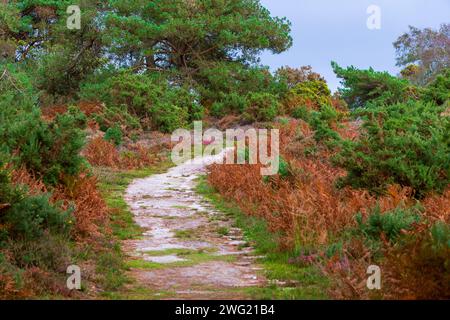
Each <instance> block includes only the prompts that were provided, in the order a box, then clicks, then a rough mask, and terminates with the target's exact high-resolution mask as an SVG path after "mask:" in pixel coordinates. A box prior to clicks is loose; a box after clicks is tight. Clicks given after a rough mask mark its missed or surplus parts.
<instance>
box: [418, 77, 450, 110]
mask: <svg viewBox="0 0 450 320" xmlns="http://www.w3.org/2000/svg"><path fill="white" fill-rule="evenodd" d="M423 99H424V100H425V101H428V102H434V103H436V104H438V105H443V104H444V103H445V102H447V101H449V100H450V68H447V69H445V70H444V71H443V72H442V73H441V74H439V75H438V76H437V77H436V79H435V80H434V81H433V82H431V83H430V84H429V85H428V86H427V87H426V89H425V93H424V97H423Z"/></svg>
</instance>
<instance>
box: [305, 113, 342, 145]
mask: <svg viewBox="0 0 450 320" xmlns="http://www.w3.org/2000/svg"><path fill="white" fill-rule="evenodd" d="M337 120H339V113H338V112H337V110H336V109H334V108H333V107H332V106H330V105H322V106H321V107H320V110H319V111H312V112H311V115H310V120H309V124H310V125H311V127H312V128H313V129H314V139H316V141H325V142H335V141H340V136H339V135H338V134H337V132H336V131H334V130H333V129H332V128H331V126H332V124H333V123H336V122H337Z"/></svg>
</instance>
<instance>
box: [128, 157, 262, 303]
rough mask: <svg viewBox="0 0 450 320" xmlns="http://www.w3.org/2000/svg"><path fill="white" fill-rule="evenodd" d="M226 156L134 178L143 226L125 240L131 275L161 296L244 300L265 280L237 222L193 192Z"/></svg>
mask: <svg viewBox="0 0 450 320" xmlns="http://www.w3.org/2000/svg"><path fill="white" fill-rule="evenodd" d="M218 157H219V158H221V157H223V154H221V155H217V156H211V157H204V158H202V159H201V161H199V160H198V159H197V160H196V161H188V162H186V163H185V164H183V165H179V166H177V167H174V168H172V169H170V170H169V171H168V172H167V173H164V174H158V175H154V176H151V177H148V178H145V179H139V180H135V181H134V182H133V183H132V184H131V185H130V186H129V187H128V189H127V192H126V197H125V199H126V201H127V203H128V204H129V206H130V208H131V210H132V212H133V213H134V215H135V221H136V222H137V223H138V224H139V225H140V226H141V227H142V228H143V229H144V234H143V235H142V237H141V238H140V239H138V240H129V241H126V242H125V245H124V248H125V251H126V253H127V254H128V255H129V256H131V257H132V258H131V261H130V266H131V271H130V274H131V276H132V277H133V278H134V279H136V281H137V283H138V284H139V285H140V286H141V287H144V288H146V289H149V290H150V291H151V292H153V293H154V297H152V298H155V297H156V298H157V297H160V298H162V299H245V298H249V296H248V294H247V290H246V288H249V287H254V286H262V285H264V283H265V279H264V277H263V276H262V272H261V268H260V267H259V266H258V265H256V263H255V258H256V257H255V255H254V254H253V252H252V248H250V247H248V246H247V243H246V241H245V240H244V239H243V236H242V232H241V230H239V229H238V228H234V227H233V221H231V220H230V219H229V218H228V217H226V216H224V215H223V214H222V213H220V212H217V211H216V210H215V209H214V208H212V207H211V206H210V205H209V204H208V203H207V202H206V201H204V199H202V197H201V196H199V195H198V194H196V193H195V186H196V181H195V180H196V179H197V178H198V177H199V176H200V175H201V174H204V172H205V167H206V166H207V165H208V164H210V163H212V162H213V161H214V160H215V159H217V158H218Z"/></svg>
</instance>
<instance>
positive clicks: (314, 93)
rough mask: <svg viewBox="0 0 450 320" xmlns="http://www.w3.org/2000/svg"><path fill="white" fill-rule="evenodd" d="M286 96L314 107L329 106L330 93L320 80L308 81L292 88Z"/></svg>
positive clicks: (325, 84) (324, 83)
mask: <svg viewBox="0 0 450 320" xmlns="http://www.w3.org/2000/svg"><path fill="white" fill-rule="evenodd" d="M288 96H289V97H290V98H291V99H295V100H296V101H299V102H303V103H307V102H309V103H312V104H314V105H315V106H316V107H321V106H323V105H327V104H331V91H330V89H328V86H327V83H326V82H325V81H322V80H309V81H305V82H301V83H299V84H297V85H296V86H294V87H293V88H292V89H291V90H290V91H289V94H288Z"/></svg>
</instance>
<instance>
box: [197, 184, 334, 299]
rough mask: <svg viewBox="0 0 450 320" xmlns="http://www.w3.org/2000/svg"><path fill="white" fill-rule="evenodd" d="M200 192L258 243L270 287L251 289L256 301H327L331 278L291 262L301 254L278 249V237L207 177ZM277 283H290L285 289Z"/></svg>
mask: <svg viewBox="0 0 450 320" xmlns="http://www.w3.org/2000/svg"><path fill="white" fill-rule="evenodd" d="M197 192H198V193H200V194H201V195H203V196H204V197H205V198H206V199H207V200H209V201H210V202H211V203H212V204H213V205H214V206H215V207H216V208H217V209H218V210H220V211H222V212H223V213H225V214H226V215H228V216H230V217H232V218H233V219H234V220H235V221H236V226H237V227H239V228H240V229H242V230H243V232H244V235H245V237H246V238H247V240H248V241H251V242H252V243H253V244H254V248H255V251H256V253H257V254H258V255H261V256H263V258H261V259H260V260H259V261H258V262H260V263H261V264H262V266H263V268H264V270H265V276H266V277H267V279H268V280H269V282H270V283H273V284H270V285H268V286H267V287H265V288H250V289H248V291H249V294H250V295H251V296H252V297H253V298H254V299H294V300H295V299H327V298H328V297H327V295H326V292H327V287H328V279H327V278H326V277H324V276H323V275H322V274H321V273H320V271H319V270H318V269H317V268H316V267H314V266H309V267H303V268H301V267H299V266H296V265H293V264H291V263H289V260H290V259H291V258H295V257H298V253H297V252H294V251H291V252H282V251H280V250H279V249H278V237H277V234H274V233H271V232H269V231H268V229H267V225H266V223H265V221H264V220H263V219H261V218H257V217H251V216H248V215H245V214H244V213H243V212H241V210H240V209H239V208H238V206H237V205H236V204H233V203H232V202H230V201H229V200H225V199H224V198H223V197H222V196H221V195H220V194H219V193H218V192H217V191H216V190H215V189H214V188H213V187H211V186H210V185H209V184H208V183H207V181H206V179H205V178H201V179H200V180H199V183H198V185H197ZM275 282H278V283H281V282H285V283H289V286H286V287H283V286H279V285H277V284H276V283H275Z"/></svg>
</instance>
